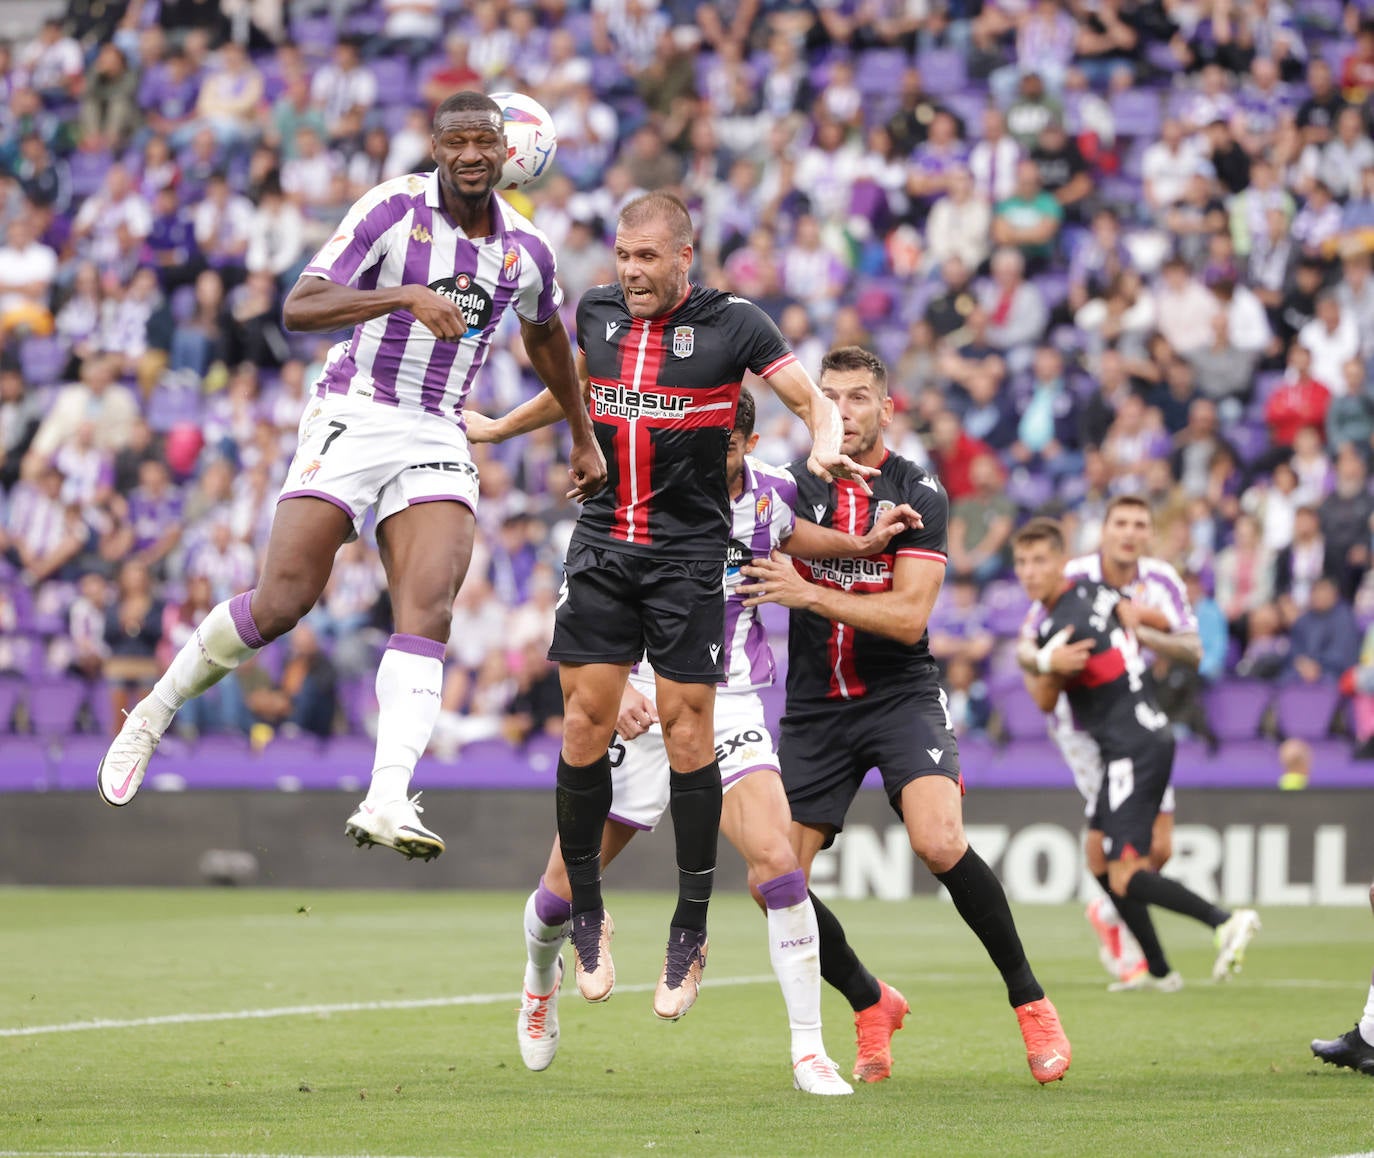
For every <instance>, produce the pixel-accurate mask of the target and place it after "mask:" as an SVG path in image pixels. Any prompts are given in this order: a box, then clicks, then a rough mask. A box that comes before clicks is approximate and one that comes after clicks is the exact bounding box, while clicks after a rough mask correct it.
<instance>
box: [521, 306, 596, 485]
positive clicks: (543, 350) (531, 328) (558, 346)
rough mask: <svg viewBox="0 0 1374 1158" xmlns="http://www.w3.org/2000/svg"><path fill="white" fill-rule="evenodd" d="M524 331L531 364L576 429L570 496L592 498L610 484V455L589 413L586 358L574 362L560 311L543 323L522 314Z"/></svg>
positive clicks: (573, 443)
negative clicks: (600, 441) (608, 461)
mask: <svg viewBox="0 0 1374 1158" xmlns="http://www.w3.org/2000/svg"><path fill="white" fill-rule="evenodd" d="M520 334H521V336H522V337H523V338H524V339H525V352H526V353H527V354H529V356H530V365H532V366H533V367H534V372H535V373H536V374H538V375H539V380H540V381H541V382H543V383H544V389H545V390H546V391H547V392H548V394H549V396H550V397H551V398H552V399H553V401H554V402H555V403H556V404H557V406H558V410H559V415H560V416H561V417H566V418H567V420H568V429H569V431H570V432H571V433H572V452H571V454H570V455H569V462H568V473H569V474H570V475H572V480H573V489H572V491H571V492H569V495H568V497H569V498H575V499H577V500H578V501H579V502H580V501H582V500H583V499H589V498H591V497H592V495H594V494H596V493H597V491H599V490H600V489H601V488H602V487H604V486H605V485H606V459H605V457H604V456H603V455H602V453H601V447H600V446H599V445H598V443H597V441H596V433H595V431H593V429H592V419H591V415H590V414H588V413H587V398H586V388H585V387H586V379H587V369H586V359H584V358H579V359H578V360H577V363H576V364H574V362H573V352H572V343H571V342H570V341H569V340H568V331H567V330H566V329H565V328H564V326H563V322H562V319H560V318H559V316H558V315H557V314H554V315H553V317H551V318H549V319H548V320H547V321H546V322H544V323H542V324H540V323H538V322H530V321H526V320H525V319H524V318H521V319H520Z"/></svg>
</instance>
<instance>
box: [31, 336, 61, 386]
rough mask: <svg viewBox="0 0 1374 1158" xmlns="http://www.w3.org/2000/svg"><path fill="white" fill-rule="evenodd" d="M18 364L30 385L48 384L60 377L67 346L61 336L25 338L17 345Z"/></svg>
mask: <svg viewBox="0 0 1374 1158" xmlns="http://www.w3.org/2000/svg"><path fill="white" fill-rule="evenodd" d="M19 365H20V367H21V368H22V369H23V371H24V380H25V381H26V382H28V383H29V384H30V385H31V386H49V385H51V384H52V383H54V382H56V381H57V380H58V379H59V378H61V377H62V371H63V370H64V369H65V368H66V365H67V347H66V345H65V344H63V342H62V339H61V338H39V337H31V338H25V339H24V340H23V342H21V343H20V346H19Z"/></svg>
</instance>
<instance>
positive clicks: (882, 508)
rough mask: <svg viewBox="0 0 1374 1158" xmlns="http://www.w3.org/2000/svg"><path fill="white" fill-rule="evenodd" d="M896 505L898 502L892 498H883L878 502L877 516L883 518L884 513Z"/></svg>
mask: <svg viewBox="0 0 1374 1158" xmlns="http://www.w3.org/2000/svg"><path fill="white" fill-rule="evenodd" d="M896 505H897V504H896V503H894V502H893V501H892V500H891V499H882V500H880V501H879V503H878V511H877V516H876V517H877V518H880V519H881V518H882V517H883V515H884V514H885V513H886V512H887V511H890V510H892V508H893V507H895V506H896Z"/></svg>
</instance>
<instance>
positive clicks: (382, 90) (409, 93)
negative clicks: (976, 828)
mask: <svg viewBox="0 0 1374 1158" xmlns="http://www.w3.org/2000/svg"><path fill="white" fill-rule="evenodd" d="M367 67H368V68H370V69H371V70H372V75H373V77H374V78H375V79H376V81H377V96H378V102H377V103H378V104H400V103H404V102H406V101H411V100H414V99H416V98H417V97H418V96H419V89H418V88H417V86H416V83H415V78H414V77H413V76H412V75H411V72H410V62H409V61H408V60H406V59H405V57H401V56H379V57H377V58H376V59H375V60H369V61H368V62H367Z"/></svg>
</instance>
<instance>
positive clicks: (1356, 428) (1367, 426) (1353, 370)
mask: <svg viewBox="0 0 1374 1158" xmlns="http://www.w3.org/2000/svg"><path fill="white" fill-rule="evenodd" d="M1342 377H1343V387H1344V393H1340V394H1337V395H1336V396H1335V397H1334V398H1333V399H1332V400H1331V405H1330V406H1329V407H1328V408H1327V411H1326V443H1327V445H1328V446H1335V447H1339V446H1343V445H1350V446H1354V447H1356V448H1359V449H1360V450H1361V453H1363V454H1368V453H1369V448H1370V446H1371V445H1374V443H1371V437H1374V398H1370V396H1369V395H1368V394H1366V393H1365V388H1364V387H1365V368H1364V363H1363V362H1362V361H1360V359H1359V358H1351V359H1350V361H1349V362H1347V363H1346V364H1345V366H1344V368H1343V375H1342Z"/></svg>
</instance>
